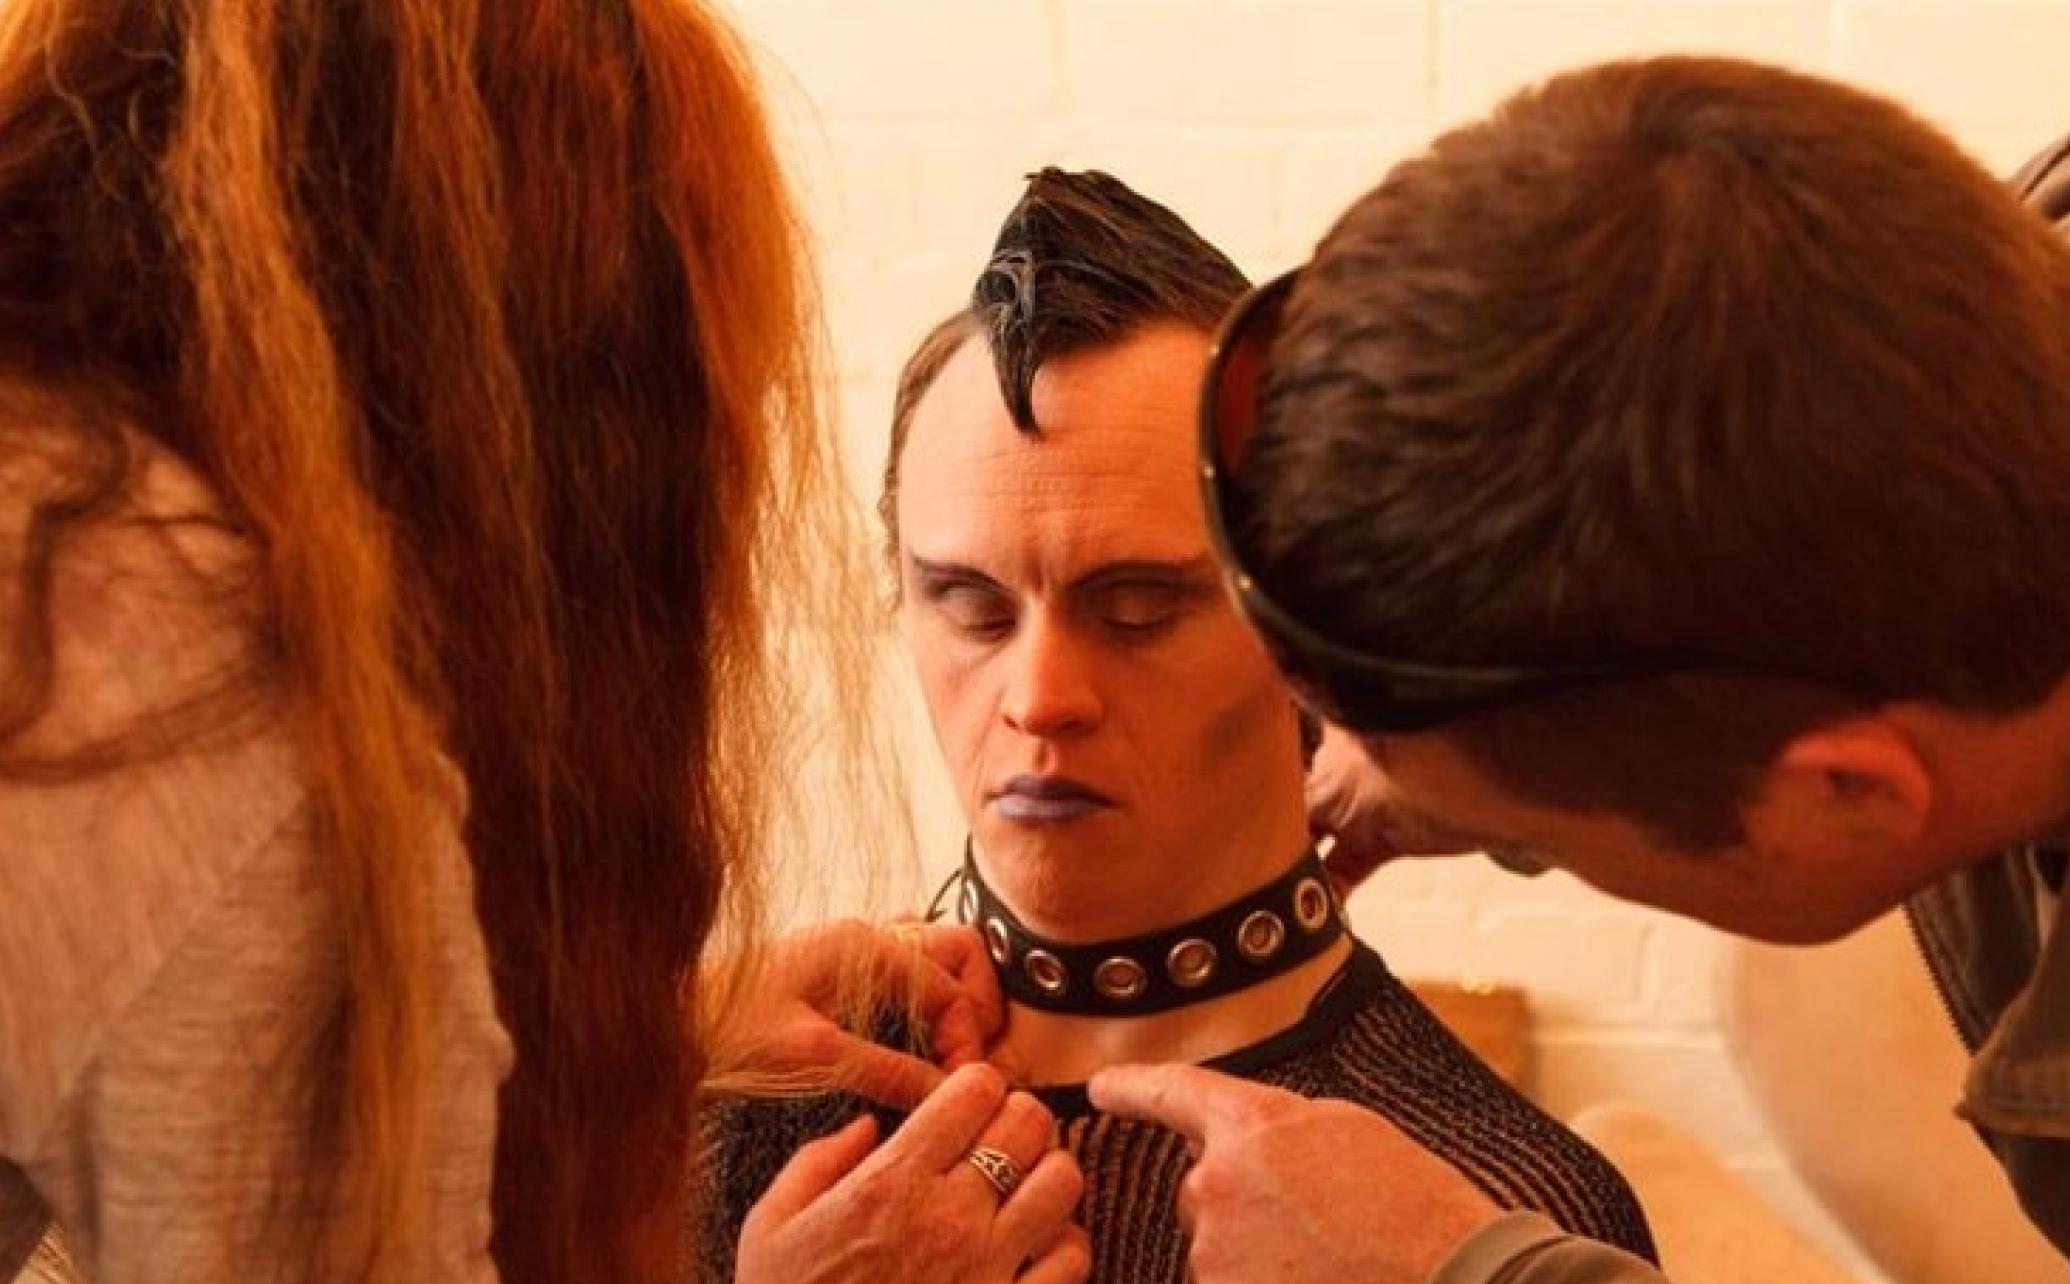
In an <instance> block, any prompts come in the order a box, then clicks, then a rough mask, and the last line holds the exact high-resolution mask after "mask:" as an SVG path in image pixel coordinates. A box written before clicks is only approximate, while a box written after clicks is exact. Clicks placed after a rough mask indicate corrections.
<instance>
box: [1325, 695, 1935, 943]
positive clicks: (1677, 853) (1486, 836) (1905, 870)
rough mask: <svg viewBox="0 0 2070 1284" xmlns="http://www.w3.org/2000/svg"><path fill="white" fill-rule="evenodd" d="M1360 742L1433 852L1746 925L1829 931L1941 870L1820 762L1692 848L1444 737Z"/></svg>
mask: <svg viewBox="0 0 2070 1284" xmlns="http://www.w3.org/2000/svg"><path fill="white" fill-rule="evenodd" d="M1363 744H1364V747H1365V749H1366V751H1367V752H1368V754H1369V755H1370V756H1371V761H1372V765H1373V766H1374V767H1375V769H1376V770H1377V771H1378V772H1380V773H1382V774H1383V776H1384V784H1382V785H1379V786H1376V789H1375V792H1376V794H1380V793H1384V795H1385V797H1386V799H1387V805H1388V806H1389V808H1390V809H1391V810H1393V811H1394V812H1395V813H1396V814H1397V815H1398V817H1399V820H1398V821H1397V827H1398V829H1399V831H1400V832H1402V833H1406V834H1412V835H1421V836H1425V837H1432V838H1435V841H1434V842H1433V843H1432V849H1433V850H1440V851H1446V850H1448V851H1461V850H1490V849H1494V850H1501V851H1507V852H1511V853H1520V854H1521V853H1528V854H1529V856H1530V857H1531V858H1533V859H1535V860H1538V861H1542V862H1544V863H1546V864H1549V865H1554V866H1558V867H1560V868H1563V869H1566V870H1567V871H1569V872H1570V873H1572V874H1574V875H1575V876H1576V877H1578V878H1580V879H1581V880H1582V881H1584V882H1586V883H1589V884H1590V885H1592V886H1594V887H1596V888H1599V889H1601V890H1602V891H1605V892H1608V893H1610V894H1611V895H1613V896H1617V897H1620V898H1622V899H1624V900H1630V901H1638V902H1641V903H1643V904H1647V905H1653V906H1656V907H1658V908H1661V909H1665V910H1669V911H1672V912H1674V913H1677V914H1682V915H1686V916H1688V917H1690V918H1696V919H1701V920H1702V921H1704V922H1707V923H1710V924H1711V925H1712V926H1714V927H1719V928H1723V929H1725V930H1726V931H1731V932H1737V933H1740V934H1741V935H1745V936H1753V937H1758V938H1761V939H1765V940H1771V941H1777V942H1782V943H1796V944H1808V943H1813V942H1818V941H1827V940H1833V939H1836V938H1838V937H1840V936H1844V935H1846V934H1847V933H1849V932H1852V931H1854V930H1855V929H1856V928H1859V927H1861V926H1863V925H1864V924H1866V923H1868V922H1869V921H1870V920H1871V919H1873V918H1876V917H1877V916H1879V915H1881V914H1883V913H1885V912H1886V911H1888V910H1890V909H1893V908H1895V907H1896V906H1897V905H1898V904H1900V903H1901V902H1902V901H1903V900H1904V898H1905V897H1907V896H1908V895H1910V894H1911V893H1912V892H1915V891H1917V890H1919V889H1920V888H1921V887H1923V886H1925V885H1926V884H1927V883H1929V882H1931V881H1933V880H1934V879H1935V878H1937V877H1939V876H1941V875H1942V874H1943V873H1945V862H1944V861H1941V860H1940V859H1938V858H1937V857H1936V856H1935V855H1934V853H1933V852H1932V851H1930V850H1929V849H1927V848H1925V847H1923V846H1921V845H1919V844H1917V843H1910V842H1905V841H1902V840H1901V839H1899V838H1896V837H1893V836H1892V828H1891V827H1890V826H1889V825H1888V824H1886V823H1885V822H1884V821H1883V820H1882V819H1879V814H1878V812H1877V811H1876V810H1875V809H1873V808H1870V807H1867V806H1864V805H1861V804H1859V803H1857V802H1855V801H1852V800H1849V799H1848V798H1847V797H1846V791H1845V790H1844V789H1843V790H1841V791H1840V792H1839V793H1837V794H1836V793H1834V792H1833V791H1832V790H1831V789H1830V787H1829V782H1827V781H1825V780H1822V779H1821V777H1820V775H1819V774H1818V773H1815V772H1794V771H1781V770H1778V771H1776V772H1774V773H1772V775H1771V779H1770V787H1769V788H1768V789H1767V790H1766V791H1764V792H1763V793H1762V795H1761V796H1760V797H1759V798H1758V799H1757V800H1756V801H1755V802H1754V803H1753V804H1751V806H1750V807H1749V808H1748V810H1747V812H1746V813H1745V814H1746V819H1747V840H1746V841H1745V842H1744V843H1741V844H1739V845H1736V846H1732V847H1726V848H1721V849H1717V850H1712V851H1701V852H1696V851H1681V850H1674V849H1672V848H1667V847H1663V846H1662V845H1661V844H1660V843H1658V842H1657V841H1656V840H1654V839H1653V838H1652V837H1651V836H1650V835H1649V834H1648V832H1647V831H1645V830H1643V829H1641V828H1640V827H1639V826H1637V825H1635V824H1633V823H1632V822H1631V821H1629V820H1626V819H1623V818H1621V817H1618V816H1611V815H1604V814H1596V813H1582V812H1574V811H1565V810H1560V809H1557V808H1551V807H1546V806H1542V805H1538V804H1534V803H1530V802H1526V801H1523V800H1520V799H1517V798H1515V797H1513V796H1511V795H1509V794H1508V793H1506V792H1505V791H1504V790H1502V789H1501V788H1500V787H1499V786H1497V785H1496V784H1495V783H1494V782H1492V781H1490V780H1488V779H1487V778H1486V777H1485V776H1484V775H1482V774H1481V773H1480V772H1479V771H1478V770H1477V769H1476V768H1475V767H1474V765H1473V764H1472V763H1471V762H1469V761H1468V760H1467V759H1466V758H1465V756H1464V755H1462V754H1461V753H1459V752H1458V751H1457V750H1456V749H1455V748H1454V747H1453V746H1452V745H1451V744H1450V743H1449V742H1448V741H1447V740H1446V739H1445V737H1444V736H1443V735H1438V734H1430V735H1415V736H1388V737H1384V738H1378V737H1375V738H1368V739H1366V740H1365V741H1363Z"/></svg>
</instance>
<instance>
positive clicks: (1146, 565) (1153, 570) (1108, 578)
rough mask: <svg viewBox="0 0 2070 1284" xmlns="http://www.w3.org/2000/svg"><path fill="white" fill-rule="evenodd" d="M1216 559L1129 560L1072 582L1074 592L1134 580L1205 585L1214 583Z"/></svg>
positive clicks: (1210, 557) (1101, 567) (1107, 565)
mask: <svg viewBox="0 0 2070 1284" xmlns="http://www.w3.org/2000/svg"><path fill="white" fill-rule="evenodd" d="M1214 575H1215V559H1214V558H1213V557H1212V556H1210V555H1208V554H1202V555H1201V556H1199V557H1187V558H1179V559H1176V560H1169V561H1165V560H1158V559H1155V558H1128V559H1125V560H1123V561H1119V562H1108V563H1106V564H1105V565H1102V566H1096V567H1094V568H1093V569H1092V570H1090V571H1087V572H1086V573H1085V574H1083V575H1081V576H1079V577H1078V578H1077V579H1075V580H1073V581H1071V588H1072V591H1074V592H1081V591H1084V590H1086V589H1097V588H1102V587H1104V586H1106V585H1108V584H1112V583H1115V582H1117V581H1119V582H1127V581H1131V580H1162V581H1165V582H1167V583H1171V584H1180V585H1185V584H1206V583H1210V582H1212V581H1213V579H1214Z"/></svg>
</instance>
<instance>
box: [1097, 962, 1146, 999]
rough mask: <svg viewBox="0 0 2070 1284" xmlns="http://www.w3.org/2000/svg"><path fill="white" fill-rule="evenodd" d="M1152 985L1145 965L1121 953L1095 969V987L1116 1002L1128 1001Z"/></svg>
mask: <svg viewBox="0 0 2070 1284" xmlns="http://www.w3.org/2000/svg"><path fill="white" fill-rule="evenodd" d="M1149 986H1150V974H1149V973H1148V972H1145V971H1144V970H1143V965H1142V964H1141V963H1138V962H1136V961H1135V960H1134V959H1132V958H1125V957H1123V956H1121V955H1119V954H1117V955H1115V956H1114V957H1113V958H1111V959H1108V960H1107V961H1106V962H1104V963H1102V964H1100V965H1099V966H1098V967H1096V968H1094V969H1093V989H1095V990H1098V991H1099V992H1100V996H1101V997H1102V998H1106V999H1112V1000H1113V1001H1114V1002H1116V1003H1127V1002H1129V1001H1130V1000H1132V999H1134V998H1137V997H1138V996H1140V995H1141V994H1142V993H1143V991H1144V990H1146V989H1148V988H1149Z"/></svg>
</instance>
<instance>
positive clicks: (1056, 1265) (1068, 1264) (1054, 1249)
mask: <svg viewBox="0 0 2070 1284" xmlns="http://www.w3.org/2000/svg"><path fill="white" fill-rule="evenodd" d="M1092 1267H1093V1258H1092V1237H1091V1236H1090V1235H1087V1234H1086V1233H1085V1228H1084V1227H1082V1226H1070V1227H1066V1228H1065V1231H1064V1233H1063V1234H1062V1235H1059V1236H1058V1237H1057V1239H1056V1242H1055V1243H1053V1244H1051V1245H1050V1246H1049V1247H1048V1248H1046V1249H1044V1250H1043V1252H1042V1254H1041V1255H1040V1256H1038V1257H1036V1258H1035V1259H1034V1260H1033V1261H1031V1262H1029V1263H1028V1265H1027V1266H1026V1267H1024V1268H1023V1269H1022V1270H1021V1273H1020V1274H1018V1275H1016V1276H1014V1277H1013V1278H1014V1284H1085V1281H1086V1280H1088V1279H1090V1278H1092Z"/></svg>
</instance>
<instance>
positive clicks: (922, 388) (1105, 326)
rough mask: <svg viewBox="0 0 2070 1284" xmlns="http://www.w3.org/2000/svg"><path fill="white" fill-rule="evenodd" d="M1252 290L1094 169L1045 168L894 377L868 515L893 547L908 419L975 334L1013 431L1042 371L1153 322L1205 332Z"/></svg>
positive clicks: (1231, 267)
mask: <svg viewBox="0 0 2070 1284" xmlns="http://www.w3.org/2000/svg"><path fill="white" fill-rule="evenodd" d="M1248 288H1250V283H1249V282H1248V281H1247V280H1246V279H1245V278H1244V275H1243V273H1242V272H1240V271H1238V270H1237V267H1236V265H1235V264H1234V263H1232V262H1230V261H1229V258H1228V256H1227V255H1225V254H1223V253H1222V252H1221V251H1220V250H1218V249H1216V248H1215V247H1214V246H1212V245H1209V244H1208V243H1207V242H1206V241H1204V240H1202V239H1201V237H1200V235H1199V233H1197V232H1195V231H1194V230H1193V229H1192V228H1190V227H1188V226H1187V225H1186V222H1185V220H1183V219H1181V218H1180V217H1179V216H1178V215H1176V214H1174V213H1172V212H1171V211H1170V210H1169V209H1167V208H1165V207H1164V206H1162V205H1160V204H1158V203H1157V202H1156V201H1153V200H1151V199H1150V198H1149V197H1146V196H1143V195H1142V194H1140V193H1138V192H1136V191H1135V190H1133V189H1132V188H1130V187H1129V186H1128V185H1127V184H1126V183H1123V182H1122V181H1121V180H1120V179H1118V178H1115V177H1114V176H1113V175H1111V174H1104V173H1101V172H1100V171H1098V170H1085V171H1082V172H1079V173H1070V172H1067V171H1064V170H1060V169H1054V168H1051V169H1044V170H1042V171H1041V172H1040V173H1037V174H1035V175H1033V176H1032V177H1030V178H1029V180H1028V188H1027V190H1026V191H1025V192H1023V193H1022V194H1021V199H1020V201H1019V202H1018V203H1016V204H1015V205H1014V207H1013V209H1012V211H1011V212H1009V213H1008V214H1007V216H1006V221H1005V223H1003V224H1002V225H1001V226H1000V228H999V237H998V240H997V241H996V242H995V243H994V244H993V246H992V256H991V259H990V260H989V261H988V262H987V263H986V264H985V270H984V272H983V273H981V274H980V275H979V277H978V279H977V284H976V285H975V286H973V287H972V289H971V292H970V304H969V306H968V307H967V308H966V309H965V310H963V311H962V312H958V313H956V314H955V315H953V316H950V317H948V318H947V319H945V320H943V321H942V322H940V323H939V324H937V325H936V326H935V327H934V328H933V329H932V330H930V331H929V332H928V334H927V337H926V338H924V339H922V340H921V342H920V346H919V347H918V348H917V349H916V350H915V351H914V353H913V355H912V356H911V357H909V358H907V360H906V365H905V368H904V369H903V370H901V371H900V372H899V380H898V393H897V395H896V397H895V399H894V401H893V403H892V411H891V445H890V449H889V450H888V451H887V452H886V454H885V459H884V487H883V490H882V491H881V492H880V494H879V496H878V500H877V512H878V514H879V515H880V516H881V517H882V518H883V520H884V529H885V532H886V534H887V537H888V540H889V546H890V548H891V549H892V551H893V552H894V553H895V552H896V551H897V547H898V479H899V459H900V457H901V456H902V455H903V454H904V453H905V447H906V434H907V432H908V431H910V429H911V428H912V421H913V412H914V410H915V409H916V408H917V407H918V406H919V403H920V399H921V398H922V397H924V396H925V395H926V394H927V390H928V389H929V388H930V387H932V386H933V385H934V381H935V379H936V378H937V377H938V376H939V375H940V374H941V372H942V367H944V366H946V365H947V364H948V363H949V359H950V358H951V357H952V356H954V355H955V354H956V352H957V350H958V349H960V348H961V347H962V346H963V341H964V340H965V339H967V338H969V337H970V336H971V335H973V334H983V335H984V337H985V341H986V343H987V344H988V345H989V346H990V347H991V350H992V364H993V366H994V368H995V369H997V370H998V372H999V391H1000V394H1001V395H1002V396H1003V397H1004V398H1005V401H1006V405H1007V409H1008V411H1009V412H1010V413H1011V414H1012V415H1013V421H1014V423H1015V424H1016V425H1018V426H1019V427H1020V429H1021V431H1023V432H1025V433H1028V434H1030V435H1035V434H1037V433H1038V432H1039V431H1040V429H1039V428H1038V427H1037V425H1036V423H1035V405H1034V387H1035V374H1036V372H1037V371H1038V370H1040V369H1041V368H1042V366H1043V363H1044V362H1047V361H1049V360H1050V359H1051V358H1054V357H1060V356H1064V355H1067V354H1069V353H1073V352H1083V351H1086V350H1088V349H1092V348H1100V347H1105V346H1107V345H1109V344H1113V343H1118V342H1120V341H1121V340H1123V339H1125V338H1128V337H1129V336H1130V335H1132V334H1134V333H1135V332H1136V331H1138V330H1140V329H1142V328H1143V327H1144V326H1147V325H1151V324H1154V323H1157V322H1180V323H1183V324H1187V325H1193V326H1198V327H1200V328H1201V329H1202V330H1212V329H1214V327H1215V326H1216V324H1217V323H1218V322H1220V321H1221V319H1222V314H1223V313H1224V312H1226V311H1228V310H1229V307H1230V305H1231V304H1233V303H1235V302H1236V300H1237V299H1239V298H1241V297H1242V296H1243V293H1244V291H1245V290H1247V289H1248Z"/></svg>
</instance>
